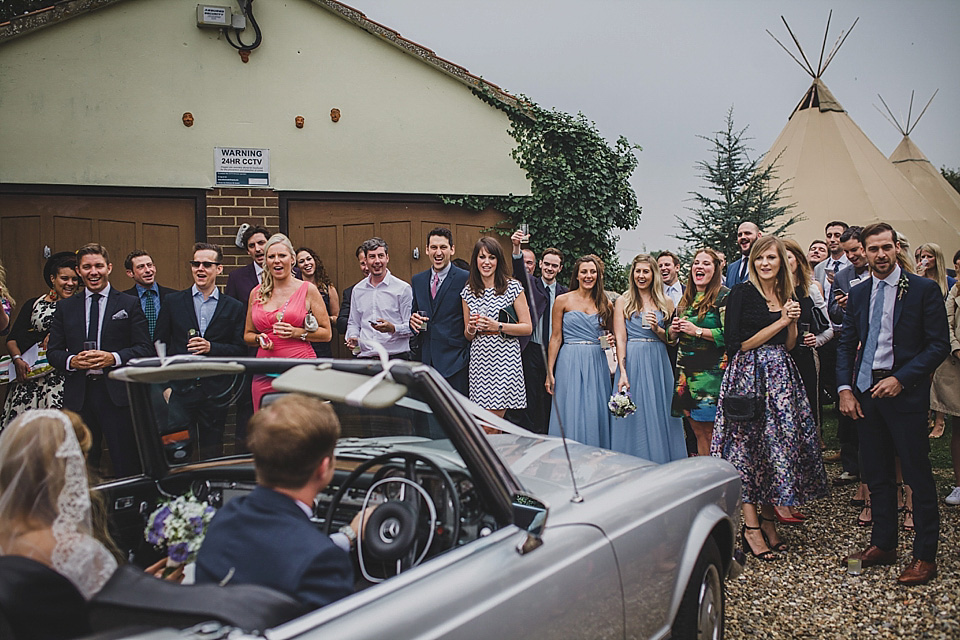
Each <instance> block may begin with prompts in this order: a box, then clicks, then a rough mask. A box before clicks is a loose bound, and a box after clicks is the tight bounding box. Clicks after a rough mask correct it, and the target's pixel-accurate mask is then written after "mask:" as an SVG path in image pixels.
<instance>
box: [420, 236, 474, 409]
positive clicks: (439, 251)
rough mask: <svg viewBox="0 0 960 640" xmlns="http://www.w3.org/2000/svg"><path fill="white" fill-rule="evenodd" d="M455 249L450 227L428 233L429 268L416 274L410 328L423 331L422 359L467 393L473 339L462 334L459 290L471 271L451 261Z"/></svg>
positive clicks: (462, 392) (459, 390)
mask: <svg viewBox="0 0 960 640" xmlns="http://www.w3.org/2000/svg"><path fill="white" fill-rule="evenodd" d="M455 250H456V247H455V246H454V244H453V234H452V233H451V232H450V229H446V228H444V227H437V228H435V229H432V230H431V231H430V233H428V234H427V255H428V256H429V257H430V268H429V269H427V270H426V271H423V272H421V273H418V274H416V275H414V276H413V282H412V286H413V313H412V314H411V315H410V329H412V330H413V332H414V333H416V334H418V335H419V334H421V333H423V335H422V336H421V338H422V342H421V345H420V349H421V350H420V360H421V362H423V363H424V364H428V365H430V366H431V367H433V368H434V369H436V370H437V371H438V372H439V373H440V375H442V376H443V377H444V378H446V379H447V382H449V383H450V386H451V387H453V388H454V389H455V390H456V391H458V392H460V393H461V394H462V395H465V396H466V395H469V393H470V380H469V376H468V367H467V362H468V360H469V357H470V343H469V342H467V339H466V338H465V337H464V335H463V304H462V302H461V298H460V292H461V291H462V290H463V287H464V286H466V284H467V276H468V275H469V274H468V273H467V272H466V271H464V270H463V269H461V268H459V267H456V266H454V265H453V264H451V262H450V259H451V258H452V257H453V254H454V251H455Z"/></svg>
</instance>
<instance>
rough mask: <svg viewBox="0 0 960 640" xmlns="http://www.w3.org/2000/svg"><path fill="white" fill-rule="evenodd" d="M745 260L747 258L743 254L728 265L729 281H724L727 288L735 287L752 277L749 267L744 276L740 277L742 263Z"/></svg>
mask: <svg viewBox="0 0 960 640" xmlns="http://www.w3.org/2000/svg"><path fill="white" fill-rule="evenodd" d="M744 260H746V258H744V257H742V256H741V257H740V259H739V260H737V261H736V262H731V263H730V264H728V265H727V281H726V282H725V283H724V285H726V287H727V289H733V288H734V287H735V286H737V285H738V284H740V283H741V282H746V281H747V280H748V279H749V278H750V270H749V269H747V272H746V273H745V274H744V278H743V279H741V278H740V265H741V264H743V261H744Z"/></svg>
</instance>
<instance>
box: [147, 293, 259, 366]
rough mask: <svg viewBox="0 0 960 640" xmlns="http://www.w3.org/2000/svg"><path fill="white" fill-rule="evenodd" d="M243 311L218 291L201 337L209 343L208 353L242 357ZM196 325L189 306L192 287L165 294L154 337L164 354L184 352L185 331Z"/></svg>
mask: <svg viewBox="0 0 960 640" xmlns="http://www.w3.org/2000/svg"><path fill="white" fill-rule="evenodd" d="M245 322H246V313H245V312H244V310H243V305H242V304H240V302H238V301H237V300H235V299H234V298H231V297H230V296H228V295H226V294H223V293H221V294H220V297H219V298H218V299H217V309H216V311H214V312H213V318H211V319H210V324H209V325H208V326H207V331H206V334H205V335H204V336H203V337H204V338H205V339H206V340H207V341H208V342H209V343H210V352H209V353H207V354H206V355H208V356H243V355H246V354H247V345H245V344H244V342H243V328H244V323H245ZM190 329H196V330H197V332H198V335H199V331H200V324H199V323H198V322H197V314H196V311H194V307H193V287H191V288H190V289H184V290H183V291H174V292H173V293H171V294H170V295H169V296H168V297H167V304H164V305H163V306H161V307H160V314H159V315H158V316H157V328H156V330H155V331H154V338H156V339H157V340H159V341H160V342H163V343H164V344H166V345H167V355H168V356H175V355H179V354H183V353H190V352H189V351H187V341H188V339H187V332H188V331H189V330H190Z"/></svg>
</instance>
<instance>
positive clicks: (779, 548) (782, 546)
mask: <svg viewBox="0 0 960 640" xmlns="http://www.w3.org/2000/svg"><path fill="white" fill-rule="evenodd" d="M774 513H776V512H774ZM760 520H761V521H763V520H766V521H767V522H776V521H777V520H779V517H778V518H764V517H763V516H760ZM801 522H803V521H802V520H801ZM760 533H762V534H763V539H764V540H766V542H767V545H768V546H769V547H770V548H771V549H773V550H774V551H776V552H778V553H786V552H787V551H790V545H788V544H787V543H786V542H784V541H783V540H781V541H780V542H778V543H777V544H770V538H769V537H768V536H767V532H766V531H763V530H762V529H761V531H760Z"/></svg>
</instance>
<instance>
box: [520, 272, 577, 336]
mask: <svg viewBox="0 0 960 640" xmlns="http://www.w3.org/2000/svg"><path fill="white" fill-rule="evenodd" d="M511 257H512V256H511ZM513 277H514V278H516V279H517V280H519V281H520V284H521V285H523V293H524V295H525V296H526V297H527V306H528V307H529V308H530V321H531V322H532V323H533V326H534V327H536V326H537V325H538V324H540V318H542V317H543V312H544V311H546V310H547V288H546V287H545V286H544V284H543V278H538V277H537V276H531V275H530V274H528V273H527V268H526V266H525V265H524V264H523V257H520V258H513ZM569 290H570V289H568V288H567V287H565V286H563V285H562V284H560V283H559V282H557V295H558V296H560V295H561V294H564V293H567V292H568V291H569ZM554 302H556V299H554ZM532 336H533V332H532V331H531V332H530V335H529V336H520V350H521V351H522V350H523V349H525V348H526V346H527V343H529V342H530V339H531V337H532ZM543 341H544V345H543V346H547V343H549V342H550V336H543Z"/></svg>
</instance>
